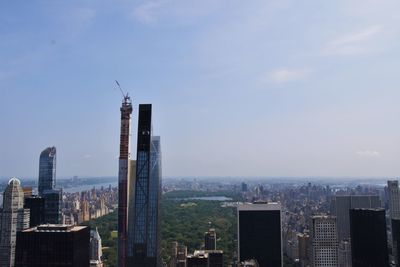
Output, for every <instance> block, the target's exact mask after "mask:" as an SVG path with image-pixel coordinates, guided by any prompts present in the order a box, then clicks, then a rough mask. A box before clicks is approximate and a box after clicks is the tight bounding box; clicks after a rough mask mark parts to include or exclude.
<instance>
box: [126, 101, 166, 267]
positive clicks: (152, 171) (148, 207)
mask: <svg viewBox="0 0 400 267" xmlns="http://www.w3.org/2000/svg"><path fill="white" fill-rule="evenodd" d="M160 185H161V153H160V138H159V137H156V136H152V126H151V104H145V105H139V123H138V144H137V159H136V179H135V192H134V194H133V196H132V197H134V198H135V199H134V202H133V203H134V209H133V213H134V216H132V217H133V222H132V221H130V222H129V234H128V235H129V237H130V238H129V240H128V265H129V266H136V265H137V266H143V267H150V266H152V267H153V266H154V267H156V266H160V264H161V261H160V235H159V227H158V226H159V205H160V204H159V199H160V192H161V191H160V188H161V186H160ZM132 217H131V218H132Z"/></svg>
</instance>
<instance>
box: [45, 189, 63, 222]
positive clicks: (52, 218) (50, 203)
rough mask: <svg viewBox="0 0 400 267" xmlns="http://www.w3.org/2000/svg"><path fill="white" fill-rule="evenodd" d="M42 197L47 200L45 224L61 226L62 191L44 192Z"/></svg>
mask: <svg viewBox="0 0 400 267" xmlns="http://www.w3.org/2000/svg"><path fill="white" fill-rule="evenodd" d="M42 196H43V198H44V199H45V201H44V207H45V216H44V220H45V223H50V224H59V223H61V220H62V215H61V204H62V190H61V189H51V190H44V191H43V192H42Z"/></svg>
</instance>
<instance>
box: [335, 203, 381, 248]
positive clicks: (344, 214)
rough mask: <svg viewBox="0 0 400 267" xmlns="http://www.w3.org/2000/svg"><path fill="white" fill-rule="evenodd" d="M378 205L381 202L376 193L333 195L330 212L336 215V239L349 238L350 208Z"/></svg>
mask: <svg viewBox="0 0 400 267" xmlns="http://www.w3.org/2000/svg"><path fill="white" fill-rule="evenodd" d="M380 207H382V203H381V201H380V199H379V196H376V195H351V196H334V197H333V199H332V209H331V214H332V215H333V216H335V217H336V223H337V232H338V240H339V241H342V240H349V239H350V215H349V210H350V209H356V208H380Z"/></svg>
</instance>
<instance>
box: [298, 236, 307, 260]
mask: <svg viewBox="0 0 400 267" xmlns="http://www.w3.org/2000/svg"><path fill="white" fill-rule="evenodd" d="M297 241H298V244H299V245H298V248H299V253H298V254H299V261H300V265H301V266H306V265H307V264H308V262H309V259H308V251H309V244H310V236H309V235H308V234H305V233H304V234H298V235H297Z"/></svg>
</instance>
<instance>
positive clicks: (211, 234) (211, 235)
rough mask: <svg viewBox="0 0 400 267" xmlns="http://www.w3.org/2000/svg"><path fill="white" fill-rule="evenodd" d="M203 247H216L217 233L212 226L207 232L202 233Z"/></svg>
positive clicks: (209, 248)
mask: <svg viewBox="0 0 400 267" xmlns="http://www.w3.org/2000/svg"><path fill="white" fill-rule="evenodd" d="M204 249H205V250H216V249H217V233H216V232H215V229H213V228H211V229H210V230H209V231H208V232H205V233H204Z"/></svg>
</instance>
